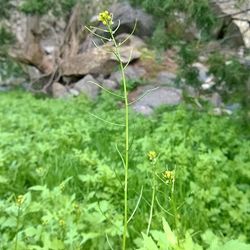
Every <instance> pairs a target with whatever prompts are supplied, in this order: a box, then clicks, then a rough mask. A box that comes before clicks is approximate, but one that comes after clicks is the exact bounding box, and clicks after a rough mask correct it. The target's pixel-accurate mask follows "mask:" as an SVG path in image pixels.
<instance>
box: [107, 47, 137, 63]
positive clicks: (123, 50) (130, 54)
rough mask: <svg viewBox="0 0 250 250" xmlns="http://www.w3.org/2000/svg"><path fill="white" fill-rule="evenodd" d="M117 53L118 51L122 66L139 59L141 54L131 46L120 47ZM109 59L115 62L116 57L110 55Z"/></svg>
mask: <svg viewBox="0 0 250 250" xmlns="http://www.w3.org/2000/svg"><path fill="white" fill-rule="evenodd" d="M119 51H120V56H121V61H122V62H123V63H124V64H125V63H128V62H133V61H134V60H136V59H138V58H140V56H141V52H139V51H138V50H137V49H135V48H134V47H132V46H125V47H120V50H119ZM111 58H112V59H113V60H116V56H115V55H114V54H111Z"/></svg>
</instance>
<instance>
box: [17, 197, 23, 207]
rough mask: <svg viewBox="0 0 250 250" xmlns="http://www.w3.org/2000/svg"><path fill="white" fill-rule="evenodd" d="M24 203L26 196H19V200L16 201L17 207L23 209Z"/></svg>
mask: <svg viewBox="0 0 250 250" xmlns="http://www.w3.org/2000/svg"><path fill="white" fill-rule="evenodd" d="M23 202H24V196H23V195H18V196H17V199H16V204H17V206H19V207H21V205H22V204H23Z"/></svg>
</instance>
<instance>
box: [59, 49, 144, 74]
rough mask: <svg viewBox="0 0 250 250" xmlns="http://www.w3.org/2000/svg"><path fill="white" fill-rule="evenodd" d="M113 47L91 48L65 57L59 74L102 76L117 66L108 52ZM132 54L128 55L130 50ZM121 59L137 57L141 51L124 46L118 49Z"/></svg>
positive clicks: (127, 60)
mask: <svg viewBox="0 0 250 250" xmlns="http://www.w3.org/2000/svg"><path fill="white" fill-rule="evenodd" d="M112 49H113V48H112V47H110V46H103V47H100V48H93V49H90V50H88V51H87V52H85V53H82V54H78V55H76V56H73V57H70V58H66V59H65V60H64V61H63V62H62V63H61V65H60V68H61V74H62V75H64V76H71V75H75V76H84V75H87V74H93V75H100V74H103V75H104V76H106V75H109V74H110V73H111V72H113V71H114V68H115V67H116V66H117V61H116V58H115V56H114V55H113V54H112V53H110V50H112ZM131 51H132V55H131V57H130V52H131ZM120 53H121V59H122V62H123V63H127V62H129V60H131V61H133V60H135V59H138V58H139V57H140V55H141V53H140V52H139V51H138V50H136V49H133V47H130V46H125V47H122V48H121V50H120Z"/></svg>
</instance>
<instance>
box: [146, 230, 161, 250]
mask: <svg viewBox="0 0 250 250" xmlns="http://www.w3.org/2000/svg"><path fill="white" fill-rule="evenodd" d="M142 236H143V240H144V248H143V249H142V250H159V249H158V247H157V245H156V244H155V242H154V241H153V240H152V238H151V237H149V236H147V235H146V234H144V233H142Z"/></svg>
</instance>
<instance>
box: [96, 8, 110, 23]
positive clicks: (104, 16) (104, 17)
mask: <svg viewBox="0 0 250 250" xmlns="http://www.w3.org/2000/svg"><path fill="white" fill-rule="evenodd" d="M112 18H113V16H112V14H111V13H109V12H108V11H107V10H105V11H103V12H101V13H100V14H99V16H98V20H99V21H100V22H102V23H103V24H104V25H105V26H110V25H112V24H113V21H112Z"/></svg>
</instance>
